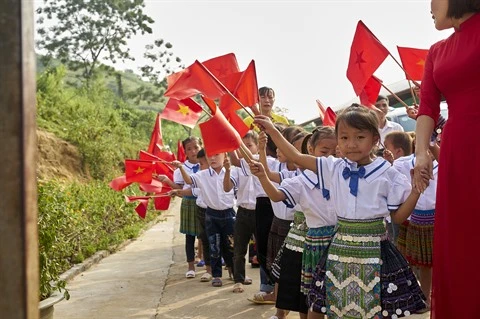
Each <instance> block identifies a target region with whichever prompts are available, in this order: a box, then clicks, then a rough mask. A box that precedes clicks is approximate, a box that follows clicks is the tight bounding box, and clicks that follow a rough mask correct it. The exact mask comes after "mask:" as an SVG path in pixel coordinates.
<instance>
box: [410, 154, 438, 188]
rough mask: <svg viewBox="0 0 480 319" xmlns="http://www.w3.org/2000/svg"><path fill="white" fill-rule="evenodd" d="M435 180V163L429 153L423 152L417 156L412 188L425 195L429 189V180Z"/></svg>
mask: <svg viewBox="0 0 480 319" xmlns="http://www.w3.org/2000/svg"><path fill="white" fill-rule="evenodd" d="M429 179H433V163H432V158H431V156H430V154H429V152H427V151H425V152H421V153H419V154H416V156H415V167H414V168H413V180H412V187H414V188H415V189H416V190H417V191H418V192H419V193H423V192H424V191H425V189H426V188H427V187H428V180H429Z"/></svg>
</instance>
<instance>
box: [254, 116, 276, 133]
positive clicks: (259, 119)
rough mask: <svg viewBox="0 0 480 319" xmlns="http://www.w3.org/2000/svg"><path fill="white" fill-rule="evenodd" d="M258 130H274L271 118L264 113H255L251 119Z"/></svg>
mask: <svg viewBox="0 0 480 319" xmlns="http://www.w3.org/2000/svg"><path fill="white" fill-rule="evenodd" d="M253 123H255V124H256V125H257V126H258V127H259V128H260V130H262V131H265V132H267V133H269V132H271V131H272V130H276V128H275V126H274V125H273V123H272V120H270V118H269V117H268V116H265V115H257V116H255V119H254V121H253Z"/></svg>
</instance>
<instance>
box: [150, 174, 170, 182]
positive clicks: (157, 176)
mask: <svg viewBox="0 0 480 319" xmlns="http://www.w3.org/2000/svg"><path fill="white" fill-rule="evenodd" d="M153 177H154V178H156V179H157V180H158V181H160V182H162V183H165V182H167V181H168V180H169V178H168V177H167V175H157V174H155V173H154V174H153Z"/></svg>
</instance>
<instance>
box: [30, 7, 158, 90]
mask: <svg viewBox="0 0 480 319" xmlns="http://www.w3.org/2000/svg"><path fill="white" fill-rule="evenodd" d="M144 8H145V4H144V1H143V0H131V1H122V0H44V6H43V7H40V8H39V9H37V14H38V16H39V18H38V20H37V23H38V25H39V26H40V28H39V29H38V34H39V35H40V40H38V41H37V46H38V48H39V49H42V50H46V51H47V56H49V57H53V58H56V59H59V60H60V61H61V62H62V63H64V64H66V65H67V66H68V67H69V68H70V69H72V70H78V69H82V70H83V72H82V76H83V78H84V79H85V81H86V82H87V85H88V83H89V80H90V79H91V78H92V77H93V76H94V75H95V70H96V68H97V66H98V65H99V64H100V62H102V61H110V62H112V63H116V62H117V60H121V61H125V60H126V59H129V60H135V59H134V57H133V56H131V55H130V49H129V48H128V47H127V40H128V39H130V38H131V37H132V36H133V35H136V34H138V33H140V34H145V33H152V29H151V27H150V25H151V24H152V23H153V22H154V20H153V19H152V18H150V17H149V16H147V15H146V14H144V13H143V9H144ZM47 21H50V23H48V22H47Z"/></svg>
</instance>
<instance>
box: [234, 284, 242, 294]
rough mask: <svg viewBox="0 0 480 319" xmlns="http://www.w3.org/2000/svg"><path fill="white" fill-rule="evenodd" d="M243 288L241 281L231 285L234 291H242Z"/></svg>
mask: <svg viewBox="0 0 480 319" xmlns="http://www.w3.org/2000/svg"><path fill="white" fill-rule="evenodd" d="M243 291H244V290H243V284H242V283H241V282H237V283H236V284H235V285H233V292H234V293H242V292H243Z"/></svg>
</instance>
